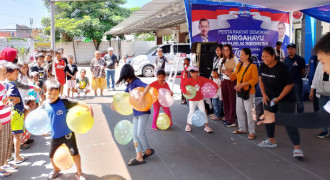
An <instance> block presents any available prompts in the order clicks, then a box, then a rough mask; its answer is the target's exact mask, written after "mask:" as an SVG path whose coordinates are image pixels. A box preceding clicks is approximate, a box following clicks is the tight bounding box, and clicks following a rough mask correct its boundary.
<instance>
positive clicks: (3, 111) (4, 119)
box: [0, 84, 11, 125]
mask: <svg viewBox="0 0 330 180" xmlns="http://www.w3.org/2000/svg"><path fill="white" fill-rule="evenodd" d="M10 120H11V108H10V106H9V101H8V98H7V91H6V88H5V86H4V85H2V84H0V123H1V124H2V125H5V124H7V123H9V122H10Z"/></svg>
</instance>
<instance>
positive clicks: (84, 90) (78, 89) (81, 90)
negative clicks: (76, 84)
mask: <svg viewBox="0 0 330 180" xmlns="http://www.w3.org/2000/svg"><path fill="white" fill-rule="evenodd" d="M86 92H87V88H85V89H80V88H77V93H86Z"/></svg>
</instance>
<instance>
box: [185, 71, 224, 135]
mask: <svg viewBox="0 0 330 180" xmlns="http://www.w3.org/2000/svg"><path fill="white" fill-rule="evenodd" d="M189 71H190V75H191V77H192V78H188V79H185V80H183V82H182V86H181V91H182V92H183V93H184V94H187V95H190V93H189V92H188V91H187V90H186V86H187V85H191V86H194V87H195V89H196V96H195V97H194V98H192V99H190V100H189V114H188V117H187V126H186V129H185V130H186V131H187V132H191V124H192V121H191V117H192V115H193V114H194V112H195V109H196V106H198V109H199V110H200V111H202V112H204V114H205V119H206V122H205V128H204V131H205V132H207V133H211V132H212V129H211V128H210V127H209V126H208V118H207V116H206V112H205V105H204V100H203V95H202V93H201V87H202V86H203V85H204V84H205V83H207V82H209V83H212V84H213V85H214V86H215V87H216V89H218V87H217V84H216V83H214V82H213V81H212V80H209V79H206V78H204V77H201V76H199V75H198V72H199V69H198V67H197V66H190V67H189Z"/></svg>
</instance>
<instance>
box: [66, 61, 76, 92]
mask: <svg viewBox="0 0 330 180" xmlns="http://www.w3.org/2000/svg"><path fill="white" fill-rule="evenodd" d="M68 61H69V63H68V64H67V65H66V66H65V69H64V71H65V73H66V78H67V84H68V97H70V90H72V96H71V97H72V98H73V93H74V89H75V87H76V75H77V72H78V68H77V66H76V65H75V64H73V56H71V55H69V56H68Z"/></svg>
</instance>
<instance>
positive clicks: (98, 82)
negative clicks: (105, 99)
mask: <svg viewBox="0 0 330 180" xmlns="http://www.w3.org/2000/svg"><path fill="white" fill-rule="evenodd" d="M106 87H107V82H106V80H105V78H92V89H93V90H97V89H99V88H100V89H105V88H106Z"/></svg>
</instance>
